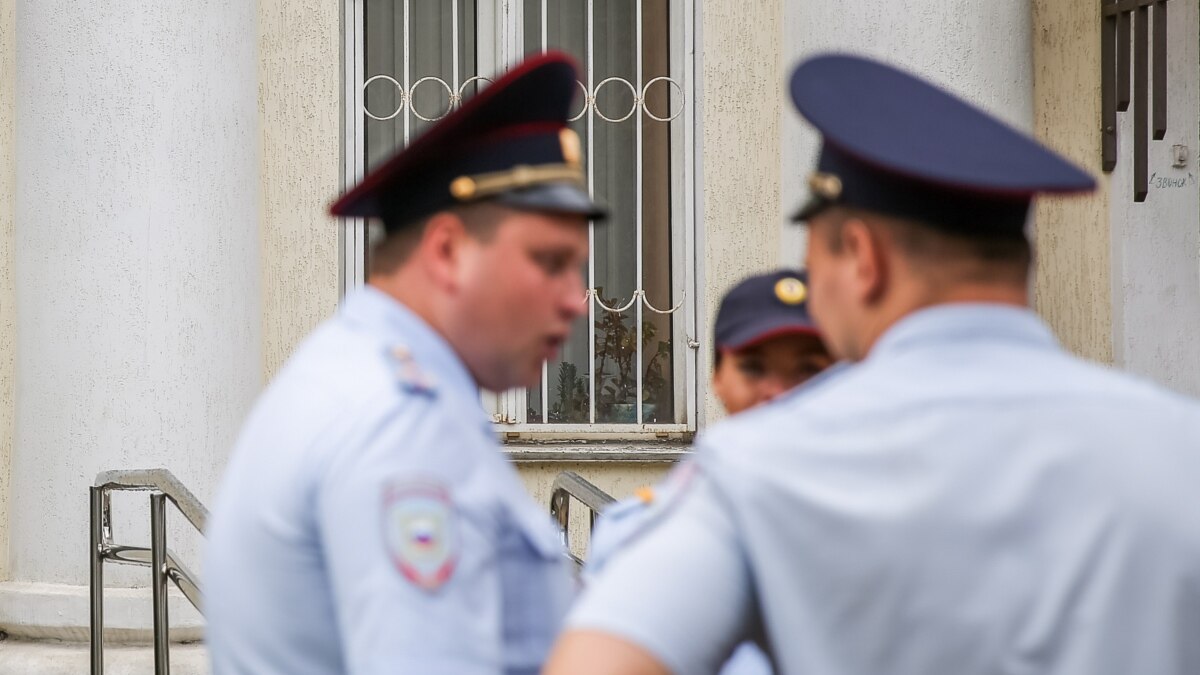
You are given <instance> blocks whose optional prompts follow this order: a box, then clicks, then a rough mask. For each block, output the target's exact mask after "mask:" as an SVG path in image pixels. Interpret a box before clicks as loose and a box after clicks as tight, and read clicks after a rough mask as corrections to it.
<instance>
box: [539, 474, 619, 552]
mask: <svg viewBox="0 0 1200 675" xmlns="http://www.w3.org/2000/svg"><path fill="white" fill-rule="evenodd" d="M572 497H574V498H575V499H576V500H577V501H578V502H579V503H581V504H583V505H584V506H586V507H587V508H588V509H589V511H590V514H589V520H588V531H589V532H590V531H591V530H592V529H594V528H595V527H596V518H597V517H599V516H600V514H602V513H603V512H604V509H606V508H608V506H609V505H610V504H612V503H613V502H615V501H617V500H616V499H613V497H612V495H610V494H608V493H607V492H605V491H604V490H601V489H600V488H598V487H596V486H595V485H594V484H593V483H592V482H591V481H588V480H587V479H586V478H584V477H582V476H580V475H579V474H577V473H575V472H574V471H564V472H562V473H560V474H558V477H557V478H555V479H554V484H553V485H552V486H551V488H550V516H551V517H552V518H554V520H555V522H557V523H558V527H559V531H560V532H561V533H562V542H563V548H564V549H565V550H566V552H567V557H568V558H570V559H571V561H572V562H574V563H575V564H576V565H577V566H579V567H582V566H583V559H582V558H580V557H579V556H577V555H575V554H574V553H572V552H571V534H570V532H571V529H570V523H571V498H572Z"/></svg>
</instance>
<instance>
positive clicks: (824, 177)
mask: <svg viewBox="0 0 1200 675" xmlns="http://www.w3.org/2000/svg"><path fill="white" fill-rule="evenodd" d="M808 189H809V190H812V192H813V194H815V195H817V196H818V197H820V198H821V199H824V200H826V201H830V202H832V201H837V198H838V197H841V196H842V179H841V178H838V177H837V176H835V175H833V174H831V173H822V172H820V171H815V172H813V174H812V175H811V176H809V177H808Z"/></svg>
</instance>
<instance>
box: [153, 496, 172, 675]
mask: <svg viewBox="0 0 1200 675" xmlns="http://www.w3.org/2000/svg"><path fill="white" fill-rule="evenodd" d="M166 506H167V496H166V495H164V494H162V493H161V492H154V493H151V495H150V569H151V574H152V585H153V591H152V593H153V596H152V597H153V601H154V673H155V675H169V673H170V672H171V664H170V658H169V656H168V653H167V650H168V648H169V646H170V645H169V638H170V634H169V630H168V624H167V508H166Z"/></svg>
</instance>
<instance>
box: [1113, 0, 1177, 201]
mask: <svg viewBox="0 0 1200 675" xmlns="http://www.w3.org/2000/svg"><path fill="white" fill-rule="evenodd" d="M1101 3H1102V17H1103V19H1102V20H1103V25H1102V26H1101V31H1100V39H1101V44H1100V59H1101V61H1102V64H1101V66H1102V68H1103V69H1104V72H1103V75H1102V77H1101V92H1102V93H1101V96H1102V103H1101V115H1102V116H1103V118H1104V119H1103V120H1102V127H1101V129H1102V130H1103V133H1102V134H1101V135H1102V137H1103V146H1104V147H1103V162H1104V163H1103V166H1104V170H1105V171H1112V170H1113V169H1114V168H1116V166H1117V112H1118V111H1120V112H1125V111H1127V110H1129V104H1130V103H1131V102H1132V103H1133V134H1134V138H1133V162H1134V165H1133V198H1134V201H1139V202H1144V201H1146V195H1147V193H1148V192H1149V174H1148V172H1149V165H1150V154H1149V143H1150V129H1149V126H1150V124H1151V122H1153V126H1154V136H1153V137H1154V140H1156V141H1160V140H1162V139H1163V137H1164V136H1165V135H1166V133H1167V0H1101ZM1151 8H1153V10H1154V11H1153V22H1152V21H1151V11H1150V10H1151ZM1151 26H1153V39H1151ZM1131 28H1132V30H1133V39H1132V43H1133V64H1132V65H1133V69H1132V70H1133V97H1132V100H1131V98H1130V88H1129V84H1130V82H1129V80H1130V77H1129V75H1130V62H1129V61H1130V59H1129V57H1130V53H1129V47H1130V42H1131V40H1130V35H1129V33H1130V29H1131ZM1151 46H1153V49H1154V59H1153V65H1154V72H1153V73H1150V61H1151V59H1150V48H1151ZM1151 76H1153V85H1152V86H1153V89H1152V93H1151V85H1150V82H1149V81H1148V80H1150V78H1151ZM1151 96H1152V97H1153V107H1152V108H1151V101H1150V100H1149V99H1150V98H1151ZM1151 109H1152V111H1153V120H1151V119H1150V112H1151Z"/></svg>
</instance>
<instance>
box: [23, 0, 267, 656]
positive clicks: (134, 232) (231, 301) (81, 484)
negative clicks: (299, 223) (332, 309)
mask: <svg viewBox="0 0 1200 675" xmlns="http://www.w3.org/2000/svg"><path fill="white" fill-rule="evenodd" d="M256 21H257V5H256V3H252V2H251V3H247V2H241V1H238V0H218V1H216V2H205V3H196V2H185V1H183V0H160V1H159V2H154V3H122V2H116V3H114V2H95V3H89V2H82V3H81V2H76V1H74V0H19V1H18V2H17V12H16V31H15V34H16V40H17V49H16V53H17V73H16V96H15V100H16V137H17V141H16V153H15V154H16V160H15V161H16V190H15V221H16V233H15V244H16V246H15V250H16V269H17V276H16V279H17V283H16V288H17V291H16V296H17V298H16V299H17V314H16V316H17V322H18V325H17V347H16V379H17V387H16V410H15V418H16V422H15V429H16V432H15V441H14V448H13V453H12V459H11V471H12V481H11V485H12V495H11V500H10V504H9V506H10V514H9V525H10V528H9V531H10V538H11V542H10V551H9V563H10V564H9V572H10V575H9V579H10V581H8V582H6V583H3V584H0V628H3V629H4V630H7V631H8V632H10V633H13V634H16V635H22V634H25V635H38V636H57V637H68V638H70V637H80V636H81V633H79V632H78V630H77V629H78V627H81V626H86V625H87V599H86V593H85V590H86V585H87V579H88V568H87V543H88V531H87V519H88V510H87V489H88V486H89V485H90V484H91V482H92V480H93V478H94V477H95V475H96V474H97V472H99V471H102V470H107V469H129V468H152V467H164V468H167V469H169V470H170V471H172V472H174V473H175V474H176V476H178V477H179V478H180V479H181V480H182V481H183V482H184V483H185V484H187V485H189V486H190V487H191V488H192V489H193V490H194V491H195V492H196V493H197V495H198V496H200V498H201V499H203V500H209V499H211V496H212V493H213V488H214V485H215V482H216V480H217V478H218V477H219V475H220V472H221V469H222V467H223V465H224V464H225V458H226V455H227V453H228V450H229V448H230V446H231V444H232V442H233V440H234V437H235V435H236V433H237V430H238V427H239V426H240V423H241V421H242V418H243V417H244V415H245V414H246V412H247V410H248V408H249V406H250V404H251V402H252V400H253V397H254V395H255V394H256V393H257V391H258V390H259V388H260V385H261V380H262V375H261V373H262V357H261V351H262V350H261V342H262V339H261V335H262V328H261V324H262V317H261V311H260V305H261V301H260V281H259V275H260V262H259V229H258V212H259V199H258V196H259V184H260V181H259V175H258V170H259V164H258V153H257V150H256V146H257V142H258V116H257V94H258V92H257V50H256V44H255V38H256V29H257V24H256ZM114 506H115V508H116V509H117V510H118V512H119V513H118V518H117V520H116V528H117V535H118V537H120V538H122V539H126V538H127V539H130V540H132V541H131V542H129V543H145V542H146V541H147V539H148V537H147V534H146V532H147V530H148V523H149V515H148V510H147V506H146V499H145V497H144V495H139V496H137V497H136V498H131V499H129V500H118V501H114ZM174 515H175V514H173V513H172V514H171V515H169V516H168V519H169V521H170V522H172V523H173V525H178V524H180V523H181V522H182V521H183V519H182V518H181V517H172V516H174ZM171 535H172V536H173V537H174V540H173V541H172V542H171V546H172V548H174V549H176V550H177V551H178V552H179V553H180V554H181V556H182V557H183V558H184V559H185V560H186V561H188V562H190V563H192V564H193V565H195V564H197V563H198V562H199V555H198V552H199V545H200V542H201V539H200V537H199V536H198V535H194V534H191V535H190V536H189V533H185V530H184V529H183V528H181V527H172V529H171ZM181 535H182V536H181ZM148 573H149V570H148V569H143V568H123V569H119V570H118V568H114V567H110V568H109V571H108V572H107V578H108V580H109V581H110V583H111V584H112V585H114V586H127V587H133V586H145V584H146V583H147V579H148ZM112 596H113V599H112V600H110V602H109V604H108V615H107V617H106V618H107V619H108V623H109V625H110V626H111V627H113V628H138V627H144V626H146V625H148V622H149V604H148V602H147V603H145V604H141V603H142V598H148V592H145V591H143V590H122V589H118V590H116V591H115V592H114V593H113V594H112ZM181 616H182V614H181V613H176V614H175V617H181ZM191 620H194V618H193V619H191ZM173 623H178V622H176V621H175V620H174V617H173Z"/></svg>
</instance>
